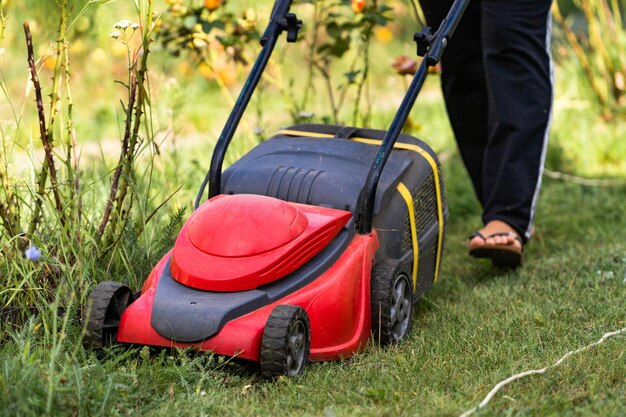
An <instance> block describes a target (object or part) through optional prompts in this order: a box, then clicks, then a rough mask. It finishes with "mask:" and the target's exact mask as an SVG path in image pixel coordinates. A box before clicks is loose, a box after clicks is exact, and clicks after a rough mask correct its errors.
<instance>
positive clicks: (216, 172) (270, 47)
mask: <svg viewBox="0 0 626 417" xmlns="http://www.w3.org/2000/svg"><path fill="white" fill-rule="evenodd" d="M291 2H292V0H278V2H276V3H275V4H274V9H273V10H272V14H271V18H270V22H269V24H268V26H267V28H266V29H265V32H264V34H263V36H262V38H261V44H262V45H263V49H262V50H261V53H260V54H259V57H258V58H257V60H256V61H255V63H254V66H253V67H252V70H251V72H250V75H249V76H248V79H247V80H246V83H245V84H244V86H243V89H242V90H241V93H239V97H238V98H237V101H236V102H235V107H233V110H232V111H231V113H230V115H229V116H228V120H227V121H226V125H224V129H223V130H222V134H221V135H220V137H219V139H218V141H217V143H216V144H215V149H214V150H213V156H212V157H211V167H210V169H209V172H208V173H207V175H206V177H205V178H204V181H203V182H202V185H201V186H200V190H199V191H198V195H197V196H196V201H195V204H194V208H196V209H197V208H198V206H199V205H200V202H201V201H202V195H203V194H204V190H205V189H206V186H207V184H208V185H209V198H211V197H214V196H216V195H218V194H220V193H221V188H222V166H223V164H224V157H225V156H226V150H227V149H228V145H229V144H230V142H231V140H232V139H233V136H234V135H235V131H236V130H237V127H238V126H239V122H240V121H241V118H242V117H243V114H244V112H245V110H246V107H247V106H248V103H249V102H250V99H251V97H252V93H254V90H255V89H256V86H257V85H258V83H259V81H260V79H261V76H262V75H263V71H264V70H265V67H266V66H267V63H268V61H269V59H270V56H271V55H272V52H273V51H274V47H275V46H276V42H277V41H278V38H279V36H280V34H281V32H282V30H283V29H282V27H281V22H280V20H281V19H283V18H284V17H285V15H286V14H287V12H288V11H289V8H290V7H291Z"/></svg>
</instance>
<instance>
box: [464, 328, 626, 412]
mask: <svg viewBox="0 0 626 417" xmlns="http://www.w3.org/2000/svg"><path fill="white" fill-rule="evenodd" d="M620 334H626V327H624V328H623V329H620V330H616V331H614V332H609V333H605V334H604V335H603V336H602V337H601V338H600V339H599V340H597V341H596V342H593V343H591V344H589V345H586V346H583V347H581V348H579V349H576V350H572V351H569V352H567V353H566V354H565V355H563V356H562V357H561V358H560V359H559V360H557V361H556V362H554V363H553V364H552V365H550V366H546V367H545V368H541V369H532V370H529V371H524V372H520V373H519V374H515V375H513V376H511V377H509V378H507V379H505V380H503V381H500V382H498V383H497V384H496V385H495V386H494V387H493V389H492V390H491V391H489V393H488V394H487V396H486V397H485V398H484V399H483V400H482V401H481V402H480V404H478V405H477V406H476V407H474V408H472V409H469V410H467V411H466V412H464V413H463V414H461V416H460V417H467V416H469V415H471V414H473V413H475V412H476V411H478V410H480V409H482V408H484V407H485V406H486V405H487V404H489V401H491V399H492V398H493V396H494V395H496V393H497V392H498V391H499V390H500V388H502V387H504V386H505V385H508V384H510V383H511V382H513V381H516V380H518V379H521V378H524V377H525V376H529V375H537V374H543V373H545V372H546V371H547V370H548V369H551V368H554V367H556V366H559V365H560V364H561V363H563V362H564V361H565V359H567V358H569V357H570V356H572V355H576V354H577V353H580V352H583V351H585V350H589V349H591V348H592V347H594V346H598V345H600V344H602V343H604V342H605V341H606V340H607V339H608V338H610V337H614V336H618V335H620Z"/></svg>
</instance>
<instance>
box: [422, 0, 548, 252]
mask: <svg viewBox="0 0 626 417" xmlns="http://www.w3.org/2000/svg"><path fill="white" fill-rule="evenodd" d="M420 2H421V4H422V9H423V10H424V14H425V15H426V20H427V22H428V24H429V26H431V27H433V28H435V29H436V28H437V27H439V23H440V22H441V20H442V19H443V18H444V17H445V15H446V14H447V12H448V10H449V8H450V6H451V4H452V0H420ZM551 3H552V1H551V0H470V4H469V6H468V8H467V10H466V12H465V15H464V16H463V18H462V20H461V23H460V24H459V26H458V28H457V30H456V32H455V33H454V35H453V36H452V39H451V40H450V42H449V44H448V47H447V48H446V50H445V52H444V55H443V57H442V60H441V67H442V76H441V81H442V88H443V94H444V98H445V101H446V107H447V110H448V115H449V117H450V122H451V124H452V129H453V130H454V134H455V136H456V139H457V143H458V146H459V150H460V153H461V156H462V158H463V161H464V163H465V166H466V167H467V170H468V172H469V174H470V177H471V179H472V183H473V185H474V189H475V190H476V195H477V196H478V199H479V200H480V203H481V204H482V207H483V221H484V222H485V223H487V222H489V221H491V220H502V221H504V222H506V223H508V224H509V225H511V226H512V227H513V228H514V229H515V230H517V232H518V233H519V234H520V235H521V236H522V237H523V238H524V240H528V238H529V237H530V228H531V225H532V222H533V216H534V211H535V205H536V202H537V195H538V194H539V188H540V186H541V177H542V171H543V164H544V160H545V153H546V147H547V141H548V130H549V125H550V119H551V111H552V95H553V86H552V61H551V56H550V29H551V17H550V6H551Z"/></svg>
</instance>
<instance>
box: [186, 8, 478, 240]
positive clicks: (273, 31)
mask: <svg viewBox="0 0 626 417" xmlns="http://www.w3.org/2000/svg"><path fill="white" fill-rule="evenodd" d="M292 1H293V0H277V1H276V3H274V8H273V9H272V13H271V15H270V21H269V23H268V26H267V28H266V29H265V32H264V33H263V36H262V37H261V45H262V46H263V48H262V50H261V53H260V54H259V57H258V58H257V60H256V61H255V63H254V66H253V67H252V70H251V72H250V75H249V76H248V79H247V80H246V82H245V84H244V86H243V88H242V90H241V93H240V94H239V97H238V98H237V101H236V102H235V106H234V108H233V110H232V112H231V113H230V115H229V117H228V120H227V121H226V124H225V126H224V129H223V130H222V133H221V135H220V137H219V139H218V141H217V143H216V145H215V149H214V151H213V156H212V157H211V167H210V169H209V172H208V173H207V175H206V177H205V178H204V181H203V182H202V185H201V186H200V190H199V192H198V195H197V196H196V201H195V204H194V209H197V208H198V206H199V205H200V202H201V200H202V195H203V194H204V190H205V189H206V186H207V184H208V185H209V198H212V197H214V196H216V195H219V194H221V188H222V166H223V163H224V157H225V155H226V150H227V149H228V145H229V144H230V142H231V140H232V138H233V136H234V134H235V131H236V129H237V126H238V125H239V122H240V121H241V118H242V116H243V113H244V112H245V109H246V107H247V105H248V103H249V102H250V98H251V97H252V93H253V92H254V90H255V88H256V86H257V85H258V83H259V81H260V79H261V75H262V74H263V70H264V69H265V67H266V66H267V63H268V61H269V58H270V56H271V54H272V52H273V50H274V47H275V46H276V42H277V41H278V38H279V36H280V34H281V33H282V32H283V31H284V30H287V31H288V37H287V40H288V41H289V42H295V40H296V37H297V32H298V29H300V26H301V24H302V23H301V22H300V21H299V20H297V18H296V16H295V15H293V14H291V13H289V9H290V7H291V3H292ZM468 4H469V0H455V1H454V4H453V5H452V7H451V8H450V11H449V12H448V15H447V16H446V18H445V19H444V20H443V21H442V22H441V24H440V25H439V29H437V32H436V33H435V34H434V35H430V34H429V35H428V36H427V41H426V42H427V44H426V53H425V55H424V59H423V60H422V62H421V64H420V66H419V68H418V69H417V72H416V73H415V76H414V77H413V80H412V81H411V85H410V86H409V89H408V90H407V93H406V95H405V96H404V99H403V100H402V103H401V104H400V108H399V109H398V112H397V113H396V115H395V117H394V119H393V121H392V122H391V125H390V126H389V130H387V133H386V134H385V137H384V138H383V141H382V144H381V146H380V148H379V150H378V153H377V155H376V158H375V159H374V162H373V163H372V166H371V168H370V170H369V172H368V175H367V179H366V183H365V188H364V190H363V193H364V194H363V196H362V198H361V207H360V211H359V213H360V215H359V218H358V220H359V222H358V224H359V226H358V227H359V233H361V234H369V233H371V231H372V218H373V215H374V202H375V201H376V189H377V187H378V182H379V180H380V175H381V173H382V171H383V168H384V167H385V164H386V163H387V159H388V158H389V155H390V154H391V151H392V150H393V147H394V144H395V143H396V141H397V139H398V137H399V136H400V133H401V132H402V128H403V127H404V124H405V123H406V120H407V118H408V116H409V113H410V112H411V109H412V108H413V104H414V103H415V100H416V99H417V95H418V94H419V92H420V90H421V89H422V86H423V85H424V81H425V80H426V75H427V74H428V67H431V66H435V65H437V64H438V63H439V61H440V60H441V56H442V55H443V51H444V50H445V48H446V46H447V44H448V39H449V38H450V37H451V36H452V34H453V33H454V31H455V29H456V27H457V26H458V24H459V21H460V20H461V17H462V15H463V13H464V12H465V9H466V8H467V5H468Z"/></svg>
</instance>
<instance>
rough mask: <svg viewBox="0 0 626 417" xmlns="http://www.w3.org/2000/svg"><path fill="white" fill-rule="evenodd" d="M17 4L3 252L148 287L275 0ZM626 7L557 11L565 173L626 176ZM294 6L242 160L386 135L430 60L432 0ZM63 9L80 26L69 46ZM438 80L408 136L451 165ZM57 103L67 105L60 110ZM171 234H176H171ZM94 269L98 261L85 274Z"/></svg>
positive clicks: (12, 5) (594, 0) (5, 5)
mask: <svg viewBox="0 0 626 417" xmlns="http://www.w3.org/2000/svg"><path fill="white" fill-rule="evenodd" d="M1 4H2V7H1V11H2V15H1V20H0V21H1V22H2V27H1V28H2V32H0V86H1V88H2V91H1V93H2V94H1V95H0V127H1V129H0V132H1V134H2V147H1V148H0V185H1V187H0V203H1V204H0V215H1V216H0V217H2V220H3V223H2V224H3V227H0V238H1V241H0V245H1V246H2V247H3V255H2V256H4V257H5V258H6V259H11V260H12V261H15V262H21V261H19V259H21V258H20V256H17V255H15V254H14V255H11V253H12V252H11V249H7V248H11V247H14V248H15V247H17V248H19V249H20V250H23V249H24V247H25V246H28V245H33V244H38V245H44V246H45V245H47V246H48V247H54V248H55V249H54V250H50V251H49V252H48V253H49V256H50V257H51V259H52V258H53V259H54V262H53V264H54V265H55V268H57V269H54V268H51V267H50V266H49V264H48V266H47V268H48V269H49V271H45V272H43V273H42V272H41V271H39V272H37V273H38V274H41V279H39V281H38V284H37V285H43V284H42V283H48V282H52V283H53V284H54V283H56V281H57V279H58V277H59V276H60V275H62V273H63V272H66V271H68V268H70V269H72V268H78V269H77V271H78V272H80V273H81V274H82V275H83V276H84V285H85V286H87V287H88V286H89V285H91V283H92V282H93V281H92V280H93V279H94V277H95V276H98V275H101V274H102V271H104V272H105V273H106V274H111V273H112V272H113V271H118V272H116V273H125V274H129V275H131V276H132V277H131V278H129V280H131V281H133V283H134V284H136V285H138V283H139V282H140V281H141V279H142V277H143V274H145V272H146V271H145V270H146V268H149V265H150V264H151V263H152V262H153V261H154V259H156V257H158V256H160V255H162V253H163V251H165V250H166V249H167V247H168V245H169V244H171V242H172V241H173V238H174V236H175V234H176V233H175V232H176V230H177V227H179V225H180V223H181V222H182V220H183V219H184V213H185V211H186V210H187V211H188V210H189V209H190V205H191V201H192V200H193V196H194V194H195V192H196V187H197V185H198V184H199V183H200V182H201V179H202V178H203V176H204V174H205V172H206V169H207V168H208V163H209V159H210V154H211V149H212V146H213V144H214V143H215V140H216V138H217V137H218V136H219V134H220V132H221V129H222V127H223V123H224V121H225V120H226V117H227V115H228V113H229V112H230V109H231V107H232V105H233V103H234V100H235V98H236V96H237V94H238V91H239V89H240V87H241V85H242V83H243V82H244V80H245V77H246V75H247V72H248V71H249V69H250V65H251V64H252V62H253V61H254V58H255V56H256V54H257V53H258V52H259V50H260V46H259V44H258V38H259V33H260V32H261V31H262V30H263V29H264V25H265V24H266V22H267V19H268V16H269V13H270V11H271V4H272V2H271V1H270V0H240V1H235V0H230V1H226V0H153V1H150V0H135V1H122V0H55V1H38V0H23V1H17V0H2V3H1ZM624 5H625V2H624V0H573V1H569V0H568V1H559V2H558V3H555V4H554V21H555V23H556V24H555V25H554V30H553V40H554V41H553V56H554V59H555V64H556V99H555V106H554V120H553V129H552V138H551V142H550V145H549V146H550V147H549V152H548V157H547V167H548V168H549V170H552V171H561V172H563V173H566V174H568V175H575V176H594V177H595V176H602V177H608V178H612V177H619V178H623V177H624V176H626V141H624V140H623V137H624V135H625V133H626V128H625V127H626V117H625V116H626V111H625V107H626V106H625V100H626V98H625V97H626V95H625V85H624V84H625V81H624V79H625V76H626V34H625V32H624V29H623V24H624ZM149 7H150V8H151V13H152V17H151V19H152V23H151V24H148V19H147V17H146V16H147V15H146V13H148V8H149ZM62 10H65V13H62ZM292 10H293V11H294V12H296V13H297V14H298V16H299V18H300V19H302V20H303V21H304V26H303V30H302V32H301V34H300V39H299V41H298V42H297V43H295V44H287V43H285V42H280V43H279V46H278V50H277V51H276V53H275V55H274V57H273V58H272V60H271V62H270V64H269V66H268V69H267V71H266V73H265V75H264V78H263V80H262V82H261V85H260V88H259V89H258V91H257V93H256V94H255V96H254V98H253V100H252V102H251V103H250V106H249V109H248V112H247V114H246V116H245V117H244V120H243V122H242V124H241V126H240V129H239V134H238V135H237V137H236V138H235V141H234V143H233V146H231V148H230V150H229V154H228V156H227V161H226V162H227V164H228V163H232V161H234V160H236V159H238V158H239V157H240V156H241V155H243V154H244V153H245V152H247V151H248V150H249V149H250V148H251V147H252V146H254V145H255V144H257V143H258V142H259V141H262V140H264V139H266V138H267V137H269V136H271V135H272V133H273V132H275V131H277V130H278V129H280V128H281V127H283V126H286V125H289V124H292V123H301V122H322V123H340V124H351V125H361V126H371V127H374V128H381V129H384V128H386V127H387V126H388V125H389V123H390V121H391V119H392V117H393V114H394V112H395V109H396V106H397V105H398V104H399V103H400V100H401V97H402V95H403V93H404V91H405V90H406V87H407V85H408V77H409V76H407V75H404V74H403V71H402V70H401V69H399V68H398V67H395V68H394V67H392V63H393V62H394V60H395V59H397V57H398V56H408V57H411V58H415V45H414V43H413V42H412V34H413V33H414V32H416V31H419V30H420V25H421V24H420V22H421V20H422V19H421V12H420V10H419V7H418V5H417V2H416V1H413V0H319V1H311V0H301V1H297V2H296V4H295V5H294V6H293V8H292ZM63 15H64V16H65V21H66V23H67V24H66V28H65V29H63V35H62V36H60V35H59V30H60V28H62V25H60V22H62V20H61V16H63ZM142 16H143V17H142ZM24 21H28V22H29V24H30V29H31V32H32V36H33V42H34V46H35V50H34V55H35V56H34V58H35V60H36V67H37V70H38V72H39V78H40V80H41V88H42V93H43V96H44V103H45V106H46V112H47V113H49V114H54V115H57V118H58V121H57V123H56V124H54V125H53V126H52V128H51V132H50V134H51V137H52V138H53V139H54V143H53V145H54V147H55V148H54V149H53V151H52V153H53V158H55V160H56V161H57V164H58V167H59V178H58V179H57V180H58V184H57V185H54V184H53V183H51V182H49V181H48V180H47V178H45V177H47V173H46V172H47V169H48V168H46V166H45V163H44V162H43V157H44V155H45V153H44V152H43V145H42V143H41V140H40V137H39V136H40V135H39V128H38V122H39V116H38V113H37V110H36V106H35V104H34V103H33V100H34V92H33V85H32V83H31V82H30V79H29V71H28V67H27V62H26V61H27V59H26V58H27V55H26V46H25V41H24V33H23V30H22V22H24ZM66 52H67V54H66ZM148 52H149V60H148ZM59 60H62V62H58V61H59ZM438 84H439V80H438V74H436V72H435V73H434V74H432V76H431V77H430V78H429V80H428V81H427V83H426V88H425V90H424V91H423V93H422V95H421V96H420V98H419V100H418V102H417V104H416V106H415V108H414V111H413V113H412V116H411V118H410V120H409V122H408V123H407V126H406V127H405V130H406V131H407V132H409V133H412V134H414V135H417V136H419V137H421V138H422V139H424V140H426V141H427V142H428V143H429V144H430V145H431V146H432V147H433V148H434V149H435V150H436V151H438V152H440V153H442V154H448V155H449V154H451V153H452V154H454V153H455V152H456V151H455V145H454V140H453V136H452V133H451V130H450V127H449V125H448V121H447V118H446V116H445V107H444V104H443V102H442V100H441V95H440V92H439V85H438ZM54 91H56V92H57V93H58V94H59V97H58V98H59V99H58V101H57V100H54V99H51V98H50V97H51V94H52V93H53V92H54ZM42 173H44V174H45V176H44V179H43V180H42V179H41V178H42V175H43V174H42ZM42 181H43V183H44V188H42V189H40V191H41V192H39V191H38V189H37V187H36V185H37V184H39V183H41V182H42ZM57 194H60V198H61V199H62V200H63V201H62V203H64V204H63V207H64V210H63V212H62V213H61V214H59V213H58V211H59V210H58V206H59V204H53V201H52V196H55V197H56V196H57ZM38 206H42V207H43V208H42V210H43V214H42V217H41V218H39V217H38V213H37V210H38ZM33 212H35V213H36V214H35V215H33ZM59 226H62V227H59ZM164 228H165V229H166V230H169V231H170V232H168V233H165V234H163V233H162V232H161V231H162V230H163V229H164ZM164 235H165V236H166V237H164ZM137 242H142V243H141V245H139V243H137ZM155 242H156V243H155ZM129 245H130V246H132V245H134V246H133V248H134V249H132V250H131V249H129V248H130V246H129ZM138 245H139V246H138ZM137 248H140V250H139V249H137ZM16 253H17V254H20V253H21V252H19V251H18V252H16ZM84 257H87V258H89V259H94V260H96V261H97V262H89V263H86V265H87V266H88V268H86V267H85V264H83V265H82V266H81V267H77V266H76V265H80V264H81V261H80V259H81V258H84ZM138 265H143V266H141V267H138ZM5 266H6V265H5ZM12 267H13V266H11V268H12ZM23 267H24V268H26V266H23ZM24 270H25V271H26V270H27V269H24ZM85 271H87V272H85ZM119 271H122V272H119ZM33 273H34V272H33ZM81 279H82V278H81ZM81 282H83V281H81ZM45 285H48V284H45ZM45 285H44V286H45ZM55 285H56V284H55ZM55 285H51V287H50V288H55ZM81 285H82V284H81ZM136 285H135V286H136ZM79 293H80V294H83V291H82V286H81V289H80V291H79ZM51 294H53V292H50V293H48V295H49V296H51ZM11 297H13V295H11Z"/></svg>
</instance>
